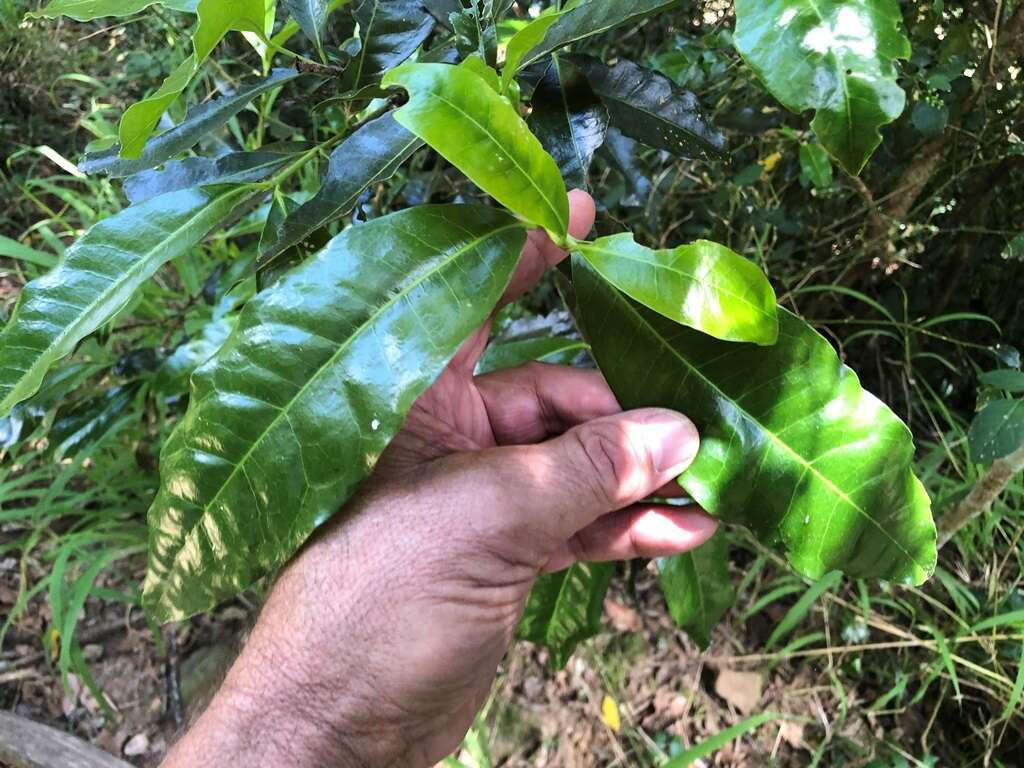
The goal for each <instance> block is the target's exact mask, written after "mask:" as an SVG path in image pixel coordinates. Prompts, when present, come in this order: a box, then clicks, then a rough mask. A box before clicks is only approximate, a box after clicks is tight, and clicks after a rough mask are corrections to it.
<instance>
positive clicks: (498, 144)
mask: <svg viewBox="0 0 1024 768" xmlns="http://www.w3.org/2000/svg"><path fill="white" fill-rule="evenodd" d="M434 96H435V97H436V98H437V100H438V101H441V102H443V103H445V104H447V105H448V106H449V107H451V108H452V109H453V110H455V111H456V112H458V113H459V114H460V115H462V116H463V117H465V118H466V119H467V120H469V121H470V122H471V123H473V125H475V126H476V127H477V128H479V129H480V130H481V131H483V132H484V133H485V134H486V135H487V138H489V139H490V140H491V141H492V142H493V143H494V146H496V147H497V148H498V149H499V151H501V152H502V153H503V154H504V155H505V156H506V157H507V158H508V159H509V160H511V161H512V164H513V165H515V167H516V168H518V169H519V173H521V174H522V175H523V177H524V178H525V179H526V180H527V181H529V182H530V186H532V187H533V188H534V189H535V190H537V194H538V195H540V199H541V200H543V201H544V204H545V205H546V206H547V207H548V208H549V209H550V210H551V213H553V214H554V216H555V221H557V222H558V223H559V224H560V225H561V224H563V223H565V224H566V228H568V223H567V222H563V220H562V216H561V215H560V214H559V213H558V210H557V209H556V208H555V206H554V203H552V202H551V200H550V199H549V198H548V196H547V195H545V194H544V191H543V190H542V189H541V188H540V187H539V186H537V182H536V181H534V180H533V176H532V174H529V173H527V172H526V169H525V168H523V166H521V165H520V164H519V161H518V160H516V158H515V156H513V155H512V153H510V152H509V151H508V150H506V149H505V145H504V144H502V143H501V142H500V141H498V138H497V137H496V136H495V135H494V134H493V133H491V132H490V131H489V130H488V129H487V127H486V126H484V125H481V124H480V123H479V122H478V121H477V119H476V118H475V117H473V116H472V115H471V114H469V113H468V112H466V110H464V109H462V108H461V107H460V106H458V105H457V104H455V103H454V102H452V101H449V100H448V99H447V98H445V97H444V95H443V94H441V93H438V92H437V91H434ZM499 98H500V97H499ZM530 136H533V134H532V133H531V134H530ZM541 151H543V150H541ZM535 223H539V222H535ZM558 234H564V233H562V232H560V233H558Z"/></svg>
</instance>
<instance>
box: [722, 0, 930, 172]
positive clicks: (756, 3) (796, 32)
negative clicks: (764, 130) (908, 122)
mask: <svg viewBox="0 0 1024 768" xmlns="http://www.w3.org/2000/svg"><path fill="white" fill-rule="evenodd" d="M901 23H902V17H901V15H900V7H899V3H897V2H896V0H736V33H735V38H734V39H735V43H736V49H737V50H738V51H739V52H740V54H741V55H742V56H743V58H744V59H745V60H746V62H747V64H749V65H750V67H751V68H752V69H753V70H754V72H755V73H757V76H758V77H759V78H760V79H761V80H762V81H763V82H764V84H765V85H766V86H767V87H768V90H769V91H771V93H772V95H773V96H775V98H777V99H778V100H779V101H780V102H782V104H783V106H785V107H786V108H787V109H789V110H790V111H791V112H796V113H799V112H803V111H804V110H807V109H813V110H815V111H816V114H815V117H814V120H813V122H812V123H811V128H813V129H814V132H815V133H816V134H817V136H818V138H819V139H820V140H821V143H822V144H823V145H824V146H825V148H826V149H827V150H828V151H829V152H831V153H832V155H833V156H834V157H835V158H836V159H837V160H839V162H840V164H841V165H842V166H843V167H844V168H845V169H846V170H847V171H849V172H850V173H851V174H858V173H860V171H861V169H862V168H863V167H864V165H865V164H866V163H867V161H868V159H869V158H870V157H871V154H872V153H873V152H874V151H875V149H876V148H877V147H878V145H879V144H880V143H881V142H882V134H881V133H880V132H879V128H881V127H882V126H883V125H886V124H887V123H891V122H892V121H893V120H895V119H896V118H897V117H899V116H900V114H901V113H902V112H903V107H904V105H905V103H906V94H904V92H903V90H902V89H901V88H900V87H899V85H898V84H897V82H896V77H897V71H896V66H895V61H896V60H897V59H906V58H909V57H910V42H909V41H908V40H907V38H906V36H905V35H904V34H903V32H902V31H900V25H901Z"/></svg>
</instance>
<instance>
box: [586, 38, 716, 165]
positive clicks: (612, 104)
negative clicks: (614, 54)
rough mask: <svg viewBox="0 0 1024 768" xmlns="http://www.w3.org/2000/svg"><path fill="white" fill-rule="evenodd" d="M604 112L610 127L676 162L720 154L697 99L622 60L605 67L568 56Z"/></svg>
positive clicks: (713, 134) (662, 78) (657, 74)
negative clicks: (576, 66)
mask: <svg viewBox="0 0 1024 768" xmlns="http://www.w3.org/2000/svg"><path fill="white" fill-rule="evenodd" d="M571 60H572V61H573V63H575V64H576V65H578V66H579V67H580V69H581V70H582V71H583V72H584V74H585V75H586V77H587V79H588V80H589V81H590V85H591V86H592V87H593V88H594V91H595V92H596V93H597V95H598V96H600V97H601V98H602V99H603V100H604V103H605V104H606V105H607V106H608V113H609V115H610V116H611V121H612V124H613V125H614V126H615V127H616V128H618V129H619V130H620V131H622V132H623V133H624V134H625V135H627V136H629V137H630V138H633V139H636V140H637V141H639V142H641V143H643V144H646V145H647V146H649V147H654V148H655V149H663V150H665V151H666V152H670V153H671V154H673V155H678V156H680V157H707V156H710V155H723V154H724V153H725V136H723V135H722V134H721V133H719V132H718V131H716V130H715V129H714V128H712V127H711V125H710V124H709V123H708V122H707V120H706V119H705V117H704V114H703V112H702V111H701V108H700V104H699V103H698V101H697V97H696V96H694V95H693V94H692V93H690V92H689V91H684V90H683V89H682V88H680V87H678V86H677V85H676V84H675V83H673V82H672V81H671V80H669V79H668V78H667V77H665V76H664V75H663V74H661V73H660V72H655V71H654V70H653V69H644V68H643V67H638V66H637V65H636V64H634V63H633V62H631V61H625V60H622V61H620V62H618V63H617V64H616V65H615V66H614V67H608V66H605V65H604V64H602V63H601V62H600V61H598V60H597V59H594V58H591V57H589V56H572V57H571Z"/></svg>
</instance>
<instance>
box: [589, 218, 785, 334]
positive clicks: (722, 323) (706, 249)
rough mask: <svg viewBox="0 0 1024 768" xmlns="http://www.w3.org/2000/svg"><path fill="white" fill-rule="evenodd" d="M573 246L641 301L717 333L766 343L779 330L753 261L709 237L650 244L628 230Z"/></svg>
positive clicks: (764, 282) (769, 292) (766, 286)
mask: <svg viewBox="0 0 1024 768" xmlns="http://www.w3.org/2000/svg"><path fill="white" fill-rule="evenodd" d="M575 250H576V251H577V252H578V253H579V254H580V255H582V256H583V258H585V259H586V260H587V261H588V262H589V263H590V265H591V266H592V267H593V268H594V269H596V270H597V271H598V272H599V273H600V274H601V276H602V277H603V278H604V279H605V280H607V281H608V282H610V283H611V284H612V285H614V286H615V287H616V288H618V289H619V290H620V291H622V292H623V293H625V294H626V295H628V296H629V297H631V298H632V299H634V300H636V301H639V302H640V303H641V304H644V305H645V306H648V307H650V308H651V309H653V310H655V311H656V312H660V313H661V314H663V315H664V316H665V317H668V318H670V319H672V320H675V321H676V322H677V323H682V324H683V325H688V326H689V327H691V328H696V329H697V330H698V331H703V332H704V333H707V334H710V335H711V336H714V337H715V338H717V339H724V340H726V341H749V342H754V343H756V344H761V345H771V344H774V343H775V340H776V339H777V338H778V335H779V321H778V317H777V313H776V309H775V291H774V290H772V286H771V283H769V282H768V278H767V277H765V275H764V273H763V272H762V271H761V270H760V268H758V266H757V265H756V264H754V263H753V262H752V261H749V260H747V259H744V258H743V257H742V256H740V255H739V254H737V253H735V252H733V251H731V250H729V249H728V248H726V247H725V246H724V245H719V244H718V243H712V242H710V241H708V240H697V241H696V242H694V243H690V244H689V245H681V246H679V247H678V248H673V249H671V250H659V251H656V250H653V249H651V248H647V247H645V246H642V245H640V244H639V243H637V242H636V241H635V240H634V239H633V236H632V235H631V234H629V233H624V234H621V235H612V236H611V237H604V238H601V239H600V240H597V241H596V242H593V243H581V244H579V245H577V246H575Z"/></svg>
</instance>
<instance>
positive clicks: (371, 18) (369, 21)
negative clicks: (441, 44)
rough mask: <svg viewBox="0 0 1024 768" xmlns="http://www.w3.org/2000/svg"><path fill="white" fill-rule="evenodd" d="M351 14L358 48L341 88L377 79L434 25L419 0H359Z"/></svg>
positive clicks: (413, 49)
mask: <svg viewBox="0 0 1024 768" xmlns="http://www.w3.org/2000/svg"><path fill="white" fill-rule="evenodd" d="M353 15H354V16H355V18H356V21H358V22H359V39H360V41H361V42H362V47H361V48H360V51H359V54H358V55H357V56H356V57H355V59H354V60H353V61H352V63H351V64H350V65H349V67H348V69H347V70H346V72H345V87H346V88H348V89H352V90H354V89H356V88H360V87H362V86H364V85H372V84H375V83H378V82H380V79H381V77H383V75H384V73H385V72H387V71H388V70H389V69H392V68H394V67H397V66H398V65H399V64H401V63H402V62H403V61H405V60H407V59H408V58H409V57H410V56H412V55H413V54H414V53H416V49H417V48H419V47H420V44H421V43H423V41H424V40H426V39H427V36H428V35H430V32H431V30H432V29H433V28H434V17H433V16H431V15H430V14H429V13H425V12H424V10H423V7H422V5H421V4H420V2H419V0H362V2H360V3H359V5H358V6H356V8H355V10H354V11H353Z"/></svg>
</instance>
